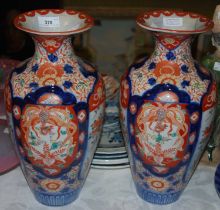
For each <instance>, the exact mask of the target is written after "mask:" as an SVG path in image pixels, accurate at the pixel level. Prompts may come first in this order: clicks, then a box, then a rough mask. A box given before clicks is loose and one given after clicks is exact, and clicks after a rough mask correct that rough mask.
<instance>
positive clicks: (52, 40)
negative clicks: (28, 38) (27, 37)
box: [34, 36, 64, 53]
mask: <svg viewBox="0 0 220 210" xmlns="http://www.w3.org/2000/svg"><path fill="white" fill-rule="evenodd" d="M34 39H36V40H37V42H39V43H40V44H41V45H42V46H43V48H44V49H46V51H47V52H49V53H54V52H55V51H57V50H58V49H59V48H60V47H61V46H62V44H63V39H64V38H63V37H43V36H35V37H34Z"/></svg>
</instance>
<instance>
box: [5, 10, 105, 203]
mask: <svg viewBox="0 0 220 210" xmlns="http://www.w3.org/2000/svg"><path fill="white" fill-rule="evenodd" d="M14 24H15V26H16V27H17V28H18V29H20V30H23V31H25V32H28V33H30V34H31V36H32V38H33V40H34V42H35V53H34V55H33V57H32V58H30V59H28V60H26V61H24V62H23V64H22V65H20V66H18V67H16V68H15V69H14V70H13V71H12V73H11V74H10V77H9V79H8V81H7V83H6V87H5V98H6V109H7V116H8V121H9V124H10V128H11V131H12V135H13V142H14V144H15V146H16V151H17V153H18V155H19V158H20V162H21V168H22V171H23V174H24V176H25V178H26V180H27V182H28V185H29V187H30V189H31V191H32V192H33V194H34V196H35V197H36V199H37V200H38V201H39V202H40V203H42V204H45V205H49V206H62V205H66V204H68V203H70V202H72V201H74V200H75V199H76V198H77V197H78V196H79V193H80V191H81V189H82V187H83V184H84V182H85V179H86V176H87V174H88V171H89V168H90V164H91V161H92V157H93V154H94V152H95V149H96V146H97V143H98V140H99V137H100V133H101V128H102V121H103V115H104V106H105V92H104V88H103V87H104V86H103V80H102V78H101V76H100V75H99V73H98V72H97V71H96V70H95V68H94V66H93V65H91V64H90V63H88V62H86V61H84V60H83V59H80V58H79V57H77V56H75V54H74V50H73V48H72V44H71V36H72V35H73V34H76V33H80V32H84V31H86V30H88V29H90V28H91V27H92V26H93V18H91V17H90V16H88V15H86V14H84V13H82V12H78V11H73V10H62V9H49V10H35V11H29V12H26V13H23V14H20V15H18V16H17V17H16V18H15V20H14Z"/></svg>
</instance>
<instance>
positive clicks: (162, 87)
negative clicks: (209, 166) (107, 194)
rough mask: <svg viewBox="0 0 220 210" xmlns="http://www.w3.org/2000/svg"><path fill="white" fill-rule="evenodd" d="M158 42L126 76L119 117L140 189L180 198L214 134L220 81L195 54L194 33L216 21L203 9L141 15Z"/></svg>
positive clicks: (149, 196) (152, 195)
mask: <svg viewBox="0 0 220 210" xmlns="http://www.w3.org/2000/svg"><path fill="white" fill-rule="evenodd" d="M137 24H138V25H139V26H141V27H142V28H144V29H147V30H149V31H152V33H153V35H154V37H155V39H156V43H155V49H154V52H153V53H152V55H151V56H150V58H149V59H141V60H139V61H137V62H136V63H134V64H133V65H131V66H130V67H129V68H128V71H127V72H126V73H125V74H124V75H123V76H122V78H121V91H120V95H121V96H120V112H121V115H120V120H121V124H122V131H123V135H124V138H125V142H126V145H127V149H128V154H129V161H130V166H131V173H132V177H133V181H134V184H135V187H136V191H137V193H138V195H139V196H140V197H141V198H142V199H144V200H145V201H148V202H150V203H154V204H161V205H162V204H169V203H172V202H175V201H176V200H177V199H178V198H179V197H180V195H181V193H182V192H183V190H184V188H185V187H186V185H187V183H188V182H189V180H190V178H191V176H192V174H193V172H194V170H195V168H196V166H197V164H198V162H199V159H200V157H201V155H202V152H203V151H204V149H205V146H206V144H207V142H208V140H209V137H210V133H211V131H212V125H213V119H214V114H215V107H216V82H215V80H214V78H213V76H212V74H211V73H210V71H208V70H207V69H206V68H204V67H203V66H201V65H200V64H199V63H198V62H197V61H195V60H194V59H193V57H192V54H191V43H192V39H193V37H194V36H195V35H196V34H199V33H203V32H206V31H208V30H210V29H211V28H212V26H213V23H212V21H211V20H209V19H208V18H206V17H204V16H201V15H199V14H195V13H190V12H182V11H167V10H164V11H163V10H155V11H148V12H145V13H144V14H142V15H140V16H138V17H137Z"/></svg>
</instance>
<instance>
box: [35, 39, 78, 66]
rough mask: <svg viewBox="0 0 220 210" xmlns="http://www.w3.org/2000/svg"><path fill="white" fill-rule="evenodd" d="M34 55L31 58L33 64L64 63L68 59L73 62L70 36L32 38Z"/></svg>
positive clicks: (73, 54)
mask: <svg viewBox="0 0 220 210" xmlns="http://www.w3.org/2000/svg"><path fill="white" fill-rule="evenodd" d="M33 40H34V43H35V54H34V56H33V58H32V61H33V62H34V63H45V62H50V63H56V62H58V63H64V62H65V63H66V62H67V61H68V60H69V59H71V60H74V58H75V53H74V50H73V47H72V42H71V37H70V36H41V35H35V36H33Z"/></svg>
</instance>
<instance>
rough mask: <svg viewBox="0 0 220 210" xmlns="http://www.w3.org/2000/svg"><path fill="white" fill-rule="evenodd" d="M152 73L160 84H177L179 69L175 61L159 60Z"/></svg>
mask: <svg viewBox="0 0 220 210" xmlns="http://www.w3.org/2000/svg"><path fill="white" fill-rule="evenodd" d="M154 75H155V77H157V80H158V81H159V82H160V83H161V84H163V83H170V84H177V82H178V79H179V76H180V69H179V66H178V65H177V64H176V63H173V62H169V61H161V62H160V63H158V64H157V66H156V69H155V71H154Z"/></svg>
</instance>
